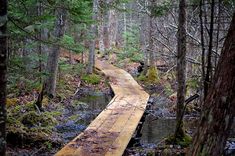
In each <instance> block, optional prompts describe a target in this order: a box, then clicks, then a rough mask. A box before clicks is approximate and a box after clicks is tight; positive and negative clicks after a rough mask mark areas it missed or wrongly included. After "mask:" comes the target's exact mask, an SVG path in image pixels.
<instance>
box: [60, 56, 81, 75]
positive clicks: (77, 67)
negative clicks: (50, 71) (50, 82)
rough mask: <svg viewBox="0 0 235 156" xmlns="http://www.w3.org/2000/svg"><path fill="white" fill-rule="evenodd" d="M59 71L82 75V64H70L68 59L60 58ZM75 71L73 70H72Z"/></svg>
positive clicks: (64, 73)
mask: <svg viewBox="0 0 235 156" xmlns="http://www.w3.org/2000/svg"><path fill="white" fill-rule="evenodd" d="M59 69H60V73H61V74H63V75H66V74H69V75H71V76H75V75H82V73H83V70H84V64H80V63H77V64H70V63H69V60H68V59H65V58H61V59H60V61H59ZM74 71H75V72H74Z"/></svg>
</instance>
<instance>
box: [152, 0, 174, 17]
mask: <svg viewBox="0 0 235 156" xmlns="http://www.w3.org/2000/svg"><path fill="white" fill-rule="evenodd" d="M171 3H172V1H170V0H164V1H163V2H161V4H158V5H155V6H151V8H150V9H151V10H152V16H155V17H159V16H163V15H165V14H166V13H167V12H168V11H169V10H170V8H171Z"/></svg>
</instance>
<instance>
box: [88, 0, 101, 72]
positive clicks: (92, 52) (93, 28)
mask: <svg viewBox="0 0 235 156" xmlns="http://www.w3.org/2000/svg"><path fill="white" fill-rule="evenodd" d="M98 5H99V1H98V0H93V16H92V19H93V21H97V13H98ZM90 31H91V32H90V33H91V36H92V37H93V39H92V40H90V48H89V56H88V67H87V73H88V74H92V73H93V69H94V65H95V40H96V36H97V25H96V24H92V25H91V30H90Z"/></svg>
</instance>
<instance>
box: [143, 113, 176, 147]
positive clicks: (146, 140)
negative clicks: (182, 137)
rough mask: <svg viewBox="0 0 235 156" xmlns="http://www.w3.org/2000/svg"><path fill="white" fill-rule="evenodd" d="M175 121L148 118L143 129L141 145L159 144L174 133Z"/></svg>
mask: <svg viewBox="0 0 235 156" xmlns="http://www.w3.org/2000/svg"><path fill="white" fill-rule="evenodd" d="M175 126H176V121H175V119H164V118H162V119H161V118H160V119H154V118H152V117H151V116H147V117H146V120H145V122H144V125H143V129H142V137H141V144H143V145H146V144H149V145H151V144H158V143H159V142H160V141H161V140H162V139H164V138H166V137H167V136H169V135H171V134H173V133H174V130H175Z"/></svg>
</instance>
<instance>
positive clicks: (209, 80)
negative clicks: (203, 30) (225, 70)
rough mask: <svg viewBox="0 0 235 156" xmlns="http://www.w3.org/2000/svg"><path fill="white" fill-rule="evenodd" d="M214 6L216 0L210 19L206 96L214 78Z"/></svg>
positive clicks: (212, 5) (212, 2)
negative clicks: (212, 59)
mask: <svg viewBox="0 0 235 156" xmlns="http://www.w3.org/2000/svg"><path fill="white" fill-rule="evenodd" d="M214 6H215V1H214V0H212V1H211V21H210V32H209V48H208V54H207V69H206V75H205V82H204V97H206V96H207V93H208V89H209V87H210V83H211V79H212V61H211V57H212V48H213V31H214Z"/></svg>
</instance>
